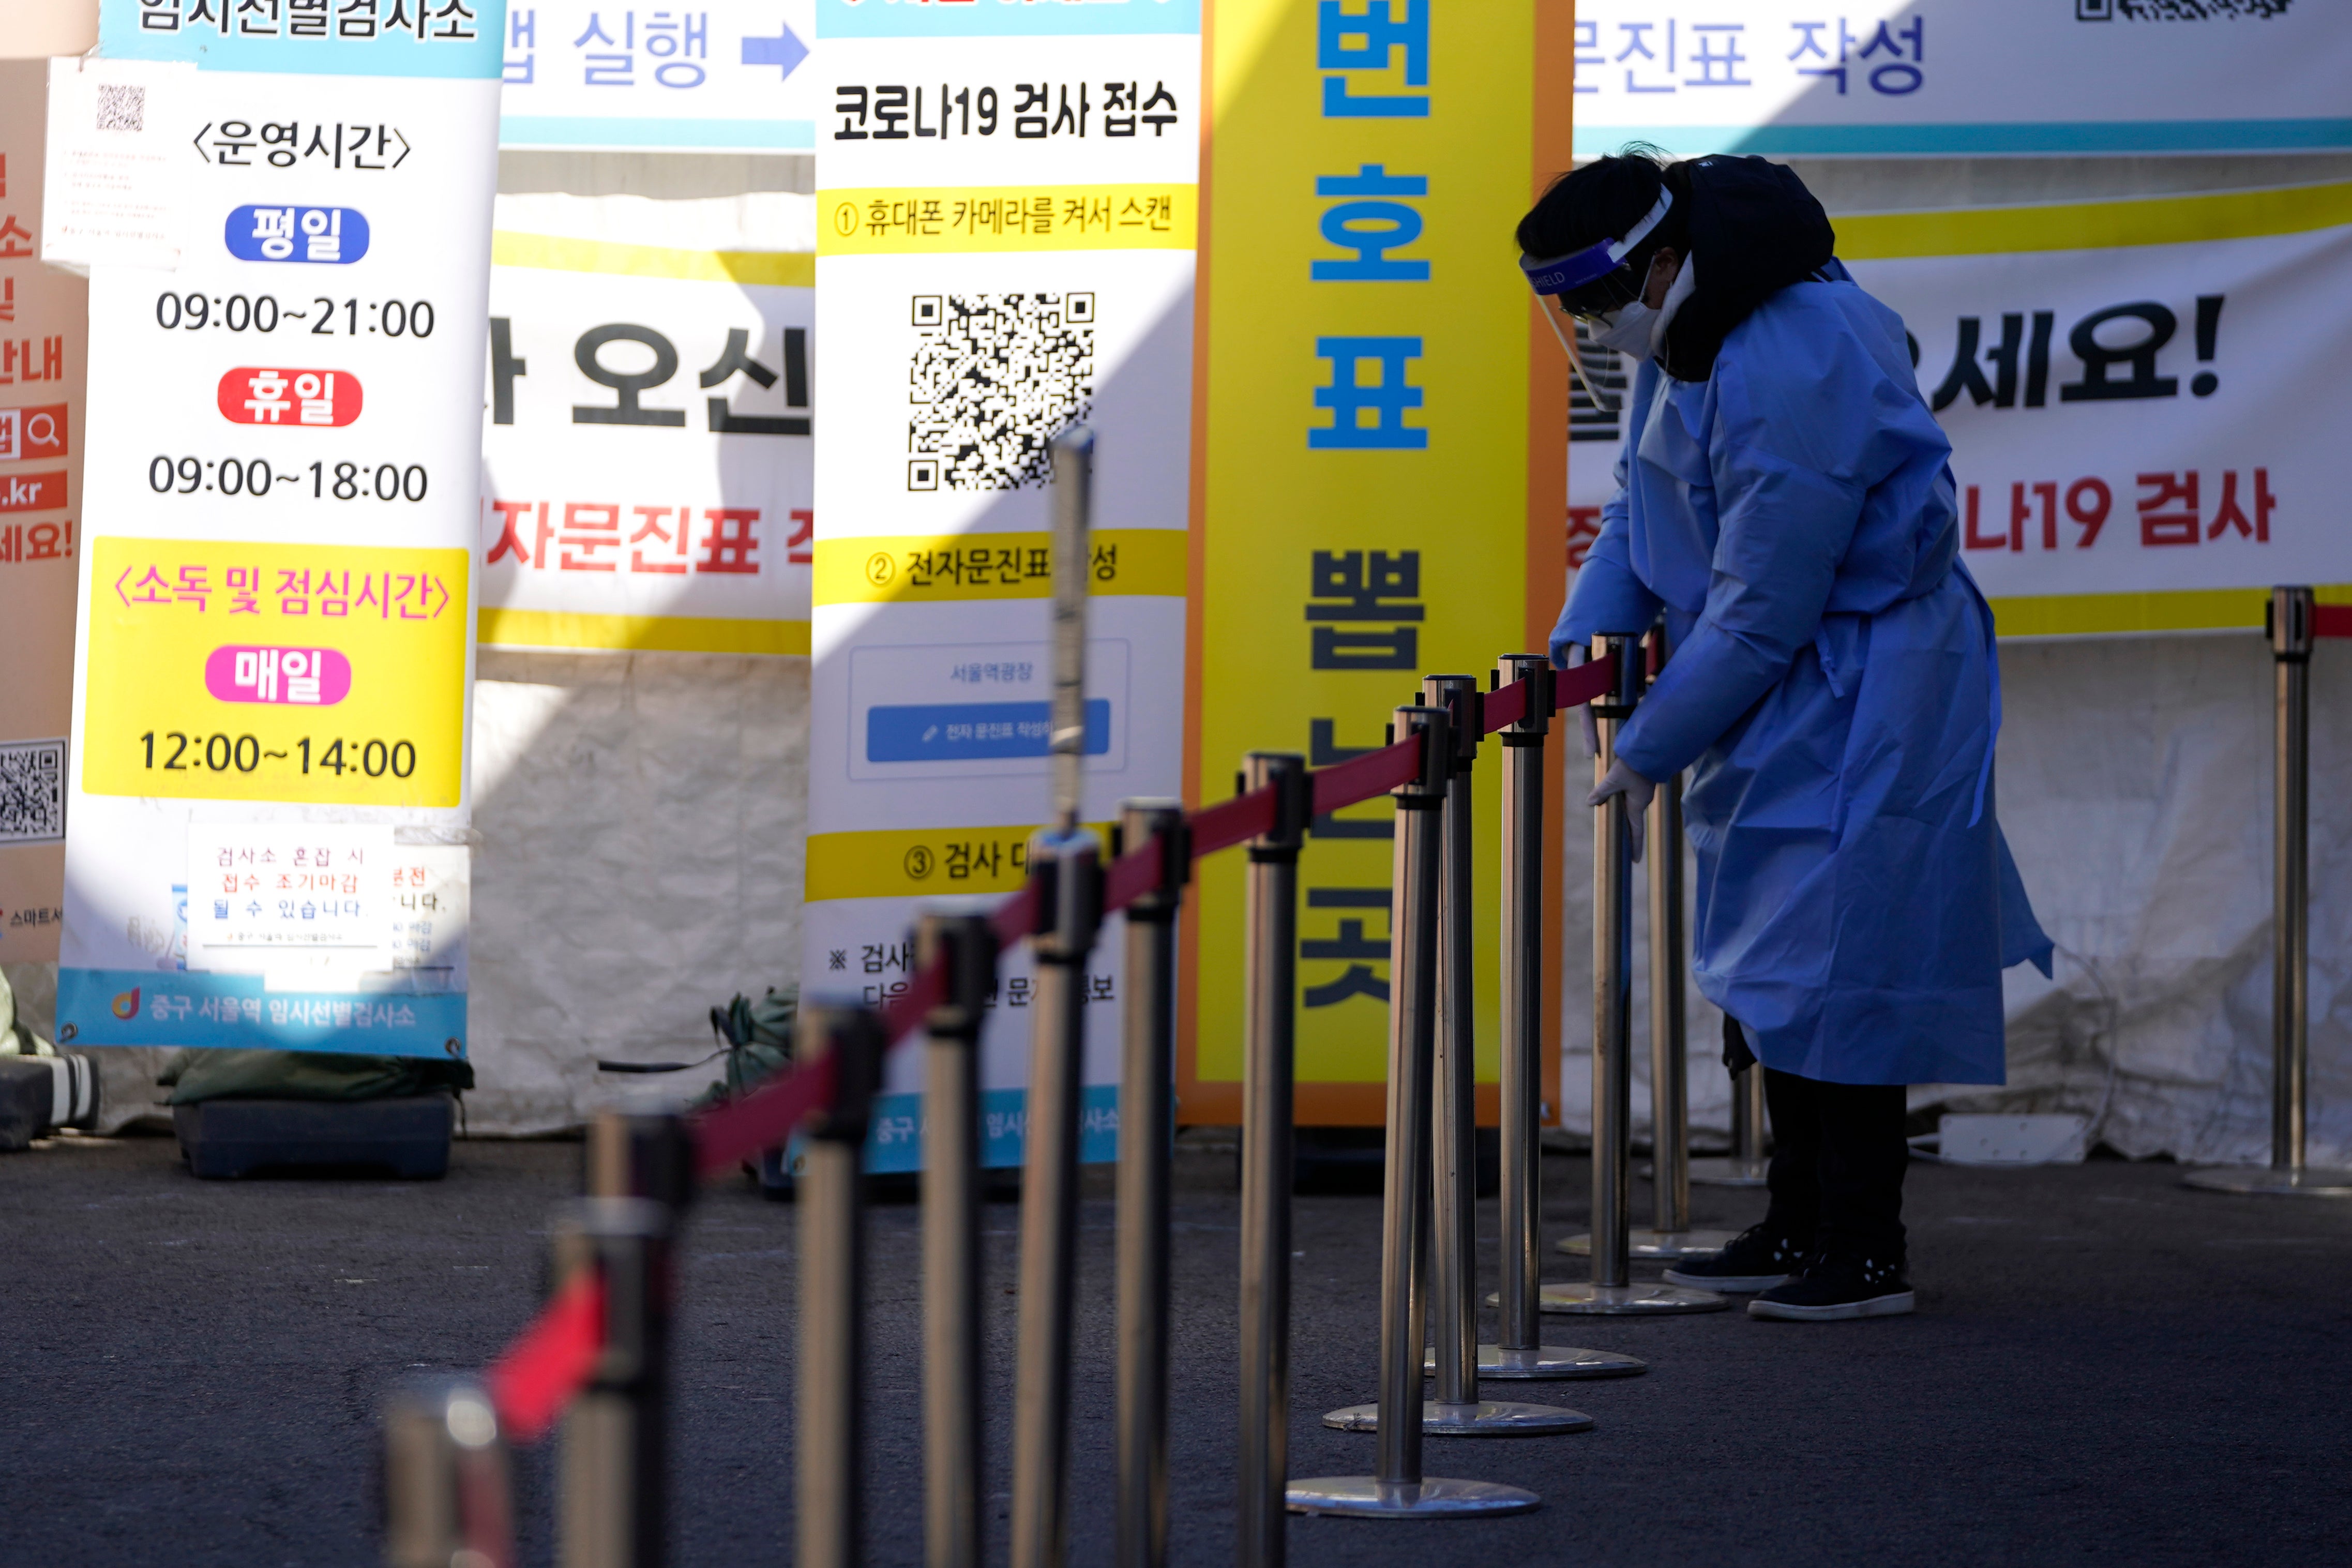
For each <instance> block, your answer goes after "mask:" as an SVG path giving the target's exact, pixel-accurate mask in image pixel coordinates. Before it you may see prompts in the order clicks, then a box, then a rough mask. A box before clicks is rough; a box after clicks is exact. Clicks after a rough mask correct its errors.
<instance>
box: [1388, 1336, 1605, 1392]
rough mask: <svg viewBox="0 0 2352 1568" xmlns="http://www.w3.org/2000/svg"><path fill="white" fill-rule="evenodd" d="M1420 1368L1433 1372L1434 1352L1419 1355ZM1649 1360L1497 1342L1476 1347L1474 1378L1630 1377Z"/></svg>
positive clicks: (1567, 1348)
mask: <svg viewBox="0 0 2352 1568" xmlns="http://www.w3.org/2000/svg"><path fill="white" fill-rule="evenodd" d="M1421 1370H1422V1371H1423V1373H1426V1374H1428V1375H1429V1376H1432V1377H1434V1376H1436V1375H1437V1352H1434V1351H1432V1352H1429V1354H1428V1355H1426V1356H1424V1357H1423V1359H1422V1363H1421ZM1649 1370H1650V1363H1648V1362H1645V1361H1641V1360H1637V1359H1636V1358H1634V1357H1633V1356H1629V1355H1619V1354H1618V1353H1617V1352H1615V1351H1584V1350H1576V1349H1574V1348H1572V1347H1570V1346H1568V1345H1542V1346H1539V1347H1538V1348H1537V1349H1535V1350H1526V1351H1515V1350H1507V1349H1506V1348H1504V1347H1503V1346H1501V1345H1480V1346H1479V1347H1478V1381H1479V1382H1481V1383H1484V1382H1486V1380H1487V1379H1488V1378H1490V1377H1493V1378H1502V1379H1505V1380H1509V1379H1513V1378H1567V1377H1632V1376H1633V1374H1634V1373H1643V1372H1647V1371H1649Z"/></svg>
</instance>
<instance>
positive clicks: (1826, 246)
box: [1666, 157, 1837, 381]
mask: <svg viewBox="0 0 2352 1568" xmlns="http://www.w3.org/2000/svg"><path fill="white" fill-rule="evenodd" d="M1680 167H1682V168H1683V169H1686V170H1688V171H1689V174H1690V183H1691V188H1690V191H1689V193H1688V194H1687V195H1678V197H1677V199H1678V200H1685V201H1687V202H1688V203H1689V204H1690V206H1689V211H1690V217H1689V234H1690V252H1691V255H1692V257H1693V258H1696V261H1697V263H1698V287H1697V289H1696V290H1694V291H1693V293H1692V294H1691V296H1690V298H1689V299H1687V300H1684V301H1683V304H1682V309H1680V310H1676V311H1675V319H1674V321H1673V322H1672V323H1671V324H1670V325H1668V327H1667V328H1666V374H1668V375H1671V376H1673V377H1674V378H1675V380H1677V381H1705V380H1706V378H1707V377H1708V376H1709V375H1711V374H1714V371H1715V355H1716V351H1717V349H1720V348H1721V347H1722V346H1723V340H1724V338H1725V337H1726V336H1727V334H1728V333H1729V332H1730V331H1731V329H1732V328H1734V327H1736V326H1738V325H1739V323H1740V322H1742V321H1746V320H1747V319H1748V314H1749V313H1750V312H1751V311H1753V310H1755V309H1756V307H1757V306H1759V305H1760V304H1762V303H1763V302H1764V301H1765V300H1769V299H1770V298H1771V297H1772V296H1773V295H1775V294H1777V293H1779V292H1780V290H1781V289H1786V288H1787V287H1788V286H1789V285H1790V284H1791V283H1800V282H1802V281H1803V280H1804V279H1807V278H1810V277H1811V276H1812V275H1813V274H1814V273H1815V272H1817V271H1819V270H1820V269H1821V268H1822V267H1824V266H1826V265H1828V263H1829V260H1830V258H1831V257H1832V255H1834V254H1835V252H1836V248H1837V235H1836V234H1835V232H1834V231H1832V229H1831V227H1830V220H1829V215H1828V214H1827V213H1824V212H1823V211H1822V204H1821V203H1820V202H1818V201H1815V200H1814V199H1813V193H1812V192H1811V191H1809V190H1807V189H1805V184H1804V182H1803V181H1801V180H1800V179H1798V178H1797V174H1796V171H1795V170H1793V169H1790V167H1788V166H1787V165H1786V164H1784V163H1768V162H1766V161H1765V160H1764V159H1762V158H1729V157H1713V158H1701V159H1698V160H1697V161H1696V162H1695V163H1685V164H1683V165H1680Z"/></svg>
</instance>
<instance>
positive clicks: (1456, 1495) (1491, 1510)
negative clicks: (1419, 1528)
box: [1283, 1476, 1540, 1519]
mask: <svg viewBox="0 0 2352 1568" xmlns="http://www.w3.org/2000/svg"><path fill="white" fill-rule="evenodd" d="M1283 1501H1284V1502H1285V1503H1286V1505H1287V1506H1288V1507H1289V1509H1290V1511H1291V1512H1293V1513H1328V1514H1338V1515H1340V1516H1343V1517H1345V1518H1349V1519H1479V1518H1486V1517H1491V1516H1492V1515H1495V1514H1498V1513H1527V1512H1528V1511H1529V1510H1533V1509H1534V1508H1535V1506H1536V1505H1537V1503H1538V1501H1540V1500H1539V1499H1538V1497H1537V1496H1536V1494H1535V1493H1533V1492H1531V1491H1528V1489H1526V1488H1524V1487H1507V1486H1505V1485H1503V1484H1502V1483H1501V1482H1500V1481H1457V1480H1451V1479H1446V1478H1444V1477H1441V1476H1426V1477H1423V1479H1420V1480H1417V1481H1383V1480H1376V1479H1373V1478H1372V1477H1370V1476H1318V1477H1317V1478H1316V1479H1313V1480H1306V1481H1293V1482H1291V1483H1290V1485H1289V1486H1288V1487H1287V1488H1286V1489H1285V1490H1284V1492H1283Z"/></svg>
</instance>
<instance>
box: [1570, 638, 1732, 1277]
mask: <svg viewBox="0 0 2352 1568" xmlns="http://www.w3.org/2000/svg"><path fill="white" fill-rule="evenodd" d="M1643 648H1644V650H1645V651H1646V652H1647V654H1648V656H1649V662H1648V666H1647V671H1648V676H1649V679H1652V680H1655V679H1657V677H1658V672H1659V671H1660V670H1661V669H1662V668H1664V666H1665V660H1666V652H1667V649H1666V632H1665V628H1664V626H1654V627H1652V628H1651V630H1650V635H1649V637H1647V638H1646V639H1645V641H1644V643H1643ZM1647 864H1648V866H1649V870H1650V900H1649V904H1650V908H1649V915H1650V921H1649V924H1650V932H1649V935H1650V1152H1651V1163H1650V1193H1651V1197H1652V1201H1653V1202H1654V1205H1655V1208H1654V1212H1653V1214H1652V1216H1651V1223H1650V1228H1649V1229H1647V1230H1645V1231H1638V1232H1635V1233H1634V1234H1633V1237H1631V1239H1630V1242H1629V1250H1630V1251H1631V1253H1632V1255H1633V1257H1635V1258H1652V1259H1658V1260H1663V1261H1671V1260H1674V1259H1676V1258H1712V1257H1714V1256H1715V1255H1716V1254H1717V1253H1718V1252H1720V1251H1722V1250H1723V1248H1724V1247H1725V1246H1726V1245H1727V1244H1728V1243H1729V1242H1730V1240H1731V1233H1730V1232H1729V1231H1727V1230H1693V1229H1692V1228H1691V1223H1690V1189H1691V1170H1690V1083H1689V1069H1688V1067H1687V1065H1686V1064H1687V1062H1688V1059H1689V1037H1688V1035H1687V1034H1686V1032H1685V1024H1686V1019H1685V996H1684V993H1685V989H1686V987H1687V984H1688V981H1687V978H1686V976H1687V974H1688V968H1687V965H1686V963H1685V951H1686V950H1685V940H1684V932H1683V780H1682V775H1681V774H1680V773H1676V774H1675V775H1674V776H1672V777H1670V778H1663V779H1660V780H1659V781H1658V787H1657V792H1656V793H1655V794H1654V795H1652V796H1651V797H1650V854H1649V859H1648V862H1647ZM1591 1244H1592V1243H1591V1237H1587V1236H1574V1237H1569V1238H1568V1239H1567V1240H1565V1241H1563V1242H1561V1243H1560V1244H1559V1249H1560V1250H1561V1251H1562V1252H1570V1253H1579V1252H1586V1251H1590V1250H1591Z"/></svg>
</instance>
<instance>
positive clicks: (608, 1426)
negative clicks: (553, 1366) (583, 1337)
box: [553, 1197, 676, 1568]
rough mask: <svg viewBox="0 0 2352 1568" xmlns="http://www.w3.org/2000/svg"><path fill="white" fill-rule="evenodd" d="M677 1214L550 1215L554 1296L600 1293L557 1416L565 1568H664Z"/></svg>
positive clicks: (609, 1203)
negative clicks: (588, 1355)
mask: <svg viewBox="0 0 2352 1568" xmlns="http://www.w3.org/2000/svg"><path fill="white" fill-rule="evenodd" d="M675 1217H676V1210H674V1209H673V1208H671V1207H670V1206H669V1205H666V1204H662V1203H657V1202H656V1201H655V1200H653V1199H651V1198H644V1197H588V1198H579V1199H575V1200H574V1201H573V1202H572V1203H570V1204H568V1205H563V1206H562V1207H560V1208H559V1209H558V1210H557V1212H556V1221H555V1235H554V1252H555V1268H554V1271H553V1272H554V1285H555V1289H558V1290H561V1289H563V1288H564V1287H565V1286H567V1285H569V1284H570V1283H571V1282H572V1280H573V1279H576V1278H577V1277H579V1276H580V1275H582V1274H583V1273H586V1272H589V1271H591V1270H593V1271H594V1272H596V1273H598V1274H601V1275H602V1276H603V1278H604V1346H603V1348H602V1350H601V1351H600V1352H598V1354H597V1357H596V1363H595V1366H594V1368H593V1371H592V1372H591V1373H590V1374H589V1378H588V1383H587V1385H586V1386H585V1387H584V1388H583V1389H582V1390H581V1392H580V1394H579V1397H577V1398H575V1399H574V1400H572V1404H571V1405H570V1406H569V1408H567V1409H566V1410H565V1412H564V1416H563V1452H562V1479H561V1489H562V1500H561V1503H560V1505H559V1515H560V1525H559V1528H560V1531H561V1535H562V1540H561V1555H560V1557H559V1559H558V1560H559V1561H560V1562H561V1563H562V1568H660V1565H661V1563H663V1562H665V1561H666V1560H667V1550H668V1533H669V1474H668V1472H669V1318H670V1296H671V1289H672V1274H671V1264H670V1249H671V1246H672V1243H673V1241H674V1239H675V1232H674V1222H675Z"/></svg>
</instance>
